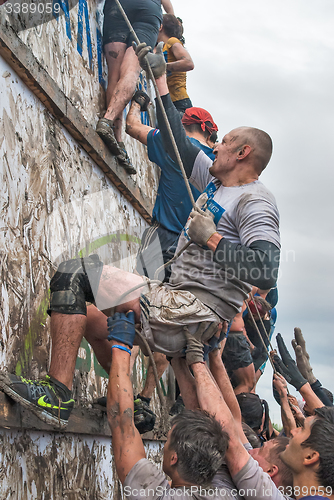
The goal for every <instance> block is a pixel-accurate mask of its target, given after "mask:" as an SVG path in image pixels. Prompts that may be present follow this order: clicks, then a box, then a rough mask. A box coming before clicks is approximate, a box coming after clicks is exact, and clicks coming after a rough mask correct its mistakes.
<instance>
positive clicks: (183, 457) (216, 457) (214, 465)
mask: <svg viewBox="0 0 334 500" xmlns="http://www.w3.org/2000/svg"><path fill="white" fill-rule="evenodd" d="M171 425H172V432H171V435H170V448H171V449H172V450H174V451H175V452H176V453H177V463H176V467H177V470H178V473H179V475H180V476H181V477H182V478H183V479H185V480H186V481H189V482H190V483H194V484H198V485H199V486H206V485H208V484H210V482H211V481H212V479H213V477H214V475H215V474H216V473H217V471H218V469H219V468H220V466H221V465H222V463H223V460H224V457H225V453H226V450H227V448H228V441H229V436H228V434H227V433H226V432H225V431H223V429H222V427H221V424H220V423H219V422H218V421H217V420H216V419H215V418H214V417H213V416H212V415H209V414H208V413H206V412H203V411H200V410H183V412H182V413H180V414H179V415H176V416H175V417H174V418H173V420H172V422H171Z"/></svg>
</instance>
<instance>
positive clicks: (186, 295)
mask: <svg viewBox="0 0 334 500" xmlns="http://www.w3.org/2000/svg"><path fill="white" fill-rule="evenodd" d="M148 288H149V290H148V292H146V293H145V294H142V295H141V297H140V308H141V322H142V334H143V335H144V337H145V338H146V340H147V342H148V344H149V346H150V348H151V349H152V351H155V352H161V353H163V354H166V355H167V356H171V357H181V356H184V355H185V353H184V349H185V347H186V337H185V335H184V332H183V327H184V326H188V328H189V332H190V333H194V332H195V331H196V330H197V327H198V324H199V323H203V322H207V327H209V326H210V324H212V322H215V323H217V327H218V324H219V323H221V319H220V318H219V316H218V315H217V314H215V313H214V312H213V311H212V310H211V309H209V308H208V307H207V306H206V305H204V304H203V303H202V302H201V301H200V300H198V299H197V298H196V297H195V295H193V294H192V293H190V292H187V291H186V290H171V289H170V288H166V287H165V286H164V285H163V284H160V285H159V284H152V285H148ZM214 333H215V331H213V333H212V330H211V332H210V337H212V336H213V335H214ZM207 340H209V339H207V338H205V332H204V338H203V341H207ZM139 345H140V347H141V349H142V351H143V352H144V354H147V353H146V349H145V347H144V346H143V345H142V343H140V342H139Z"/></svg>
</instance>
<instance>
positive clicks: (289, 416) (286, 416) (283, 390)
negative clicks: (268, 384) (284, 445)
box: [273, 374, 297, 437]
mask: <svg viewBox="0 0 334 500" xmlns="http://www.w3.org/2000/svg"><path fill="white" fill-rule="evenodd" d="M273 385H274V387H275V389H276V390H277V392H278V394H279V397H280V401H281V417H282V423H283V428H284V432H285V435H286V436H287V437H291V431H292V430H294V429H296V427H297V425H296V422H295V419H294V416H293V413H292V410H291V408H290V404H289V400H288V390H287V382H286V380H285V378H284V377H283V376H282V375H280V374H275V375H274V380H273Z"/></svg>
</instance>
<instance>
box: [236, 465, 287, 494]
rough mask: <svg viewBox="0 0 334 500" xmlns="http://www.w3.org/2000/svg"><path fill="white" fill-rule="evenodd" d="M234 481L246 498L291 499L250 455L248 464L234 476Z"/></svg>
mask: <svg viewBox="0 0 334 500" xmlns="http://www.w3.org/2000/svg"><path fill="white" fill-rule="evenodd" d="M233 482H234V483H235V485H236V487H237V488H238V490H239V492H240V494H242V495H243V496H244V498H245V500H254V498H256V500H291V498H290V497H289V496H287V495H284V494H283V493H282V492H281V491H280V490H279V489H278V488H277V486H276V485H275V484H274V483H273V481H272V480H271V478H270V476H269V475H268V474H267V473H266V472H263V470H262V468H261V467H260V466H259V464H258V462H257V461H256V460H254V458H253V457H249V460H248V462H247V463H246V465H244V466H243V468H242V469H241V470H240V471H239V472H238V474H236V475H235V476H234V477H233Z"/></svg>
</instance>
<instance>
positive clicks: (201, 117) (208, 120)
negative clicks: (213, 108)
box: [182, 108, 218, 135]
mask: <svg viewBox="0 0 334 500" xmlns="http://www.w3.org/2000/svg"><path fill="white" fill-rule="evenodd" d="M182 123H183V125H192V124H193V123H199V124H200V125H201V129H202V130H203V132H204V130H205V129H206V130H207V131H208V132H209V134H210V135H211V134H212V132H217V131H218V127H217V125H216V124H215V122H214V121H213V119H212V116H211V115H210V113H208V112H207V111H206V110H205V109H203V108H188V109H186V110H185V112H184V115H183V116H182Z"/></svg>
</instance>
